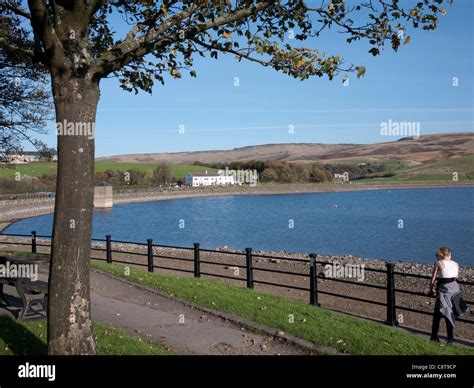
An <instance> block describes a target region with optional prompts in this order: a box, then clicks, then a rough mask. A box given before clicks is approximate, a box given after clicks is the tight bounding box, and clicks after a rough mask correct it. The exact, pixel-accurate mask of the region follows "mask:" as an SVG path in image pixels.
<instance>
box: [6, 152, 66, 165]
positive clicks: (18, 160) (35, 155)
mask: <svg viewBox="0 0 474 388" xmlns="http://www.w3.org/2000/svg"><path fill="white" fill-rule="evenodd" d="M7 158H8V162H9V163H11V164H28V163H35V162H43V161H45V157H44V156H43V155H42V154H41V153H40V152H31V151H23V152H21V153H17V154H10V155H7ZM57 160H58V156H57V155H55V154H54V155H52V157H51V161H53V162H55V161H57Z"/></svg>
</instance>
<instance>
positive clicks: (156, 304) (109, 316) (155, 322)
mask: <svg viewBox="0 0 474 388" xmlns="http://www.w3.org/2000/svg"><path fill="white" fill-rule="evenodd" d="M91 292H92V295H91V299H92V316H93V319H94V320H96V321H99V322H102V323H105V324H110V325H113V326H115V327H120V328H122V329H124V330H125V331H126V332H127V333H129V334H130V335H134V336H137V335H139V336H141V337H142V338H144V339H148V340H153V341H154V342H158V343H162V344H163V345H165V346H166V347H168V348H169V349H170V350H171V351H173V352H174V353H176V354H206V355H236V354H239V355H240V354H248V355H254V354H255V355H262V354H266V355H275V354H282V355H283V354H303V353H304V352H303V351H302V350H301V349H300V348H298V347H296V346H292V345H290V344H288V343H282V342H280V341H279V340H277V339H274V338H272V337H271V336H264V335H258V334H254V333H251V332H249V331H247V330H244V329H243V328H241V327H239V326H238V325H236V324H234V323H232V322H229V321H226V320H225V319H222V318H219V317H216V316H213V315H210V314H206V313H205V312H203V311H201V310H199V309H196V308H193V307H191V306H187V305H185V304H184V303H182V302H180V301H178V300H176V299H174V298H169V297H165V296H161V295H159V294H156V293H154V292H150V291H146V290H143V289H141V288H139V287H136V286H133V285H130V284H128V283H126V282H123V281H121V280H119V279H115V278H112V277H110V276H108V275H104V274H102V273H99V272H92V274H91Z"/></svg>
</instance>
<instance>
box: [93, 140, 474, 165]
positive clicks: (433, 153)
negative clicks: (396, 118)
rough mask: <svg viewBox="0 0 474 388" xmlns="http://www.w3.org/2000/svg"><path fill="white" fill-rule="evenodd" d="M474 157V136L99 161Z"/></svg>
mask: <svg viewBox="0 0 474 388" xmlns="http://www.w3.org/2000/svg"><path fill="white" fill-rule="evenodd" d="M468 155H474V133H471V132H464V133H452V134H440V135H426V136H421V137H420V138H418V139H413V138H404V139H400V140H397V141H390V142H384V143H376V144H318V143H299V144H265V145H257V146H248V147H241V148H234V149H232V150H219V151H195V152H175V153H151V154H130V155H118V156H110V157H103V158H99V159H98V160H100V161H113V162H122V163H160V162H164V161H166V162H170V163H173V164H192V163H194V162H196V161H200V162H205V163H217V162H221V163H225V162H232V161H244V160H252V159H256V160H284V161H287V162H299V163H338V162H339V163H341V162H344V163H354V162H357V161H359V160H363V161H384V162H386V161H387V160H395V161H402V162H404V164H408V165H418V164H423V163H426V162H435V161H439V160H445V159H453V158H457V157H461V156H468Z"/></svg>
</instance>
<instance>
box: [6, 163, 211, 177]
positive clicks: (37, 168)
mask: <svg viewBox="0 0 474 388" xmlns="http://www.w3.org/2000/svg"><path fill="white" fill-rule="evenodd" d="M56 167H57V163H32V164H19V165H16V166H14V167H11V168H10V167H0V178H14V176H15V173H16V172H19V173H20V174H21V175H28V176H35V177H38V176H41V175H43V174H56ZM95 167H96V171H105V170H119V171H130V170H140V171H153V170H154V169H156V168H157V167H158V164H157V163H120V162H96V164H95ZM206 170H207V171H208V172H215V171H216V170H215V169H213V168H209V167H203V166H195V165H189V164H175V165H173V166H172V173H173V175H174V176H175V177H176V178H177V179H183V178H184V177H185V176H186V174H187V173H189V172H204V171H206Z"/></svg>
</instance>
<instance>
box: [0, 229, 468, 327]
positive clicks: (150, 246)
mask: <svg viewBox="0 0 474 388" xmlns="http://www.w3.org/2000/svg"><path fill="white" fill-rule="evenodd" d="M0 237H23V238H29V239H31V241H28V242H19V241H0V245H4V244H5V245H22V246H30V247H31V252H32V253H38V247H49V248H50V244H44V243H40V242H38V239H39V238H42V239H51V236H41V235H38V234H37V233H36V232H35V231H33V232H31V235H25V234H0ZM92 242H93V243H99V242H100V243H105V248H99V247H94V246H92V248H91V249H92V251H101V252H105V258H103V257H91V259H92V260H100V261H105V262H107V263H109V264H112V263H119V264H128V265H135V266H139V267H145V268H146V269H147V271H148V272H155V270H159V269H163V270H169V271H176V272H183V273H189V274H192V275H193V276H194V277H196V278H200V277H201V276H203V275H204V276H211V277H217V278H221V279H227V280H235V281H242V282H245V284H246V287H247V288H250V289H253V288H254V287H255V284H261V285H267V286H274V287H280V288H285V289H292V290H298V291H304V292H308V294H309V303H310V304H311V305H314V306H321V304H320V303H319V296H320V295H328V296H332V297H336V298H343V299H348V300H352V301H356V302H361V303H368V304H373V305H377V306H382V307H385V309H386V319H385V321H384V322H385V323H386V324H387V325H390V326H398V325H399V322H398V320H397V310H402V311H409V312H412V313H416V314H423V315H432V312H428V311H423V310H418V309H414V308H411V307H406V306H402V305H399V304H397V302H396V301H397V293H400V294H406V295H412V296H418V297H424V298H429V297H431V298H434V296H430V295H428V294H426V293H423V292H419V291H415V290H407V289H400V288H397V286H396V279H395V276H400V277H412V278H418V279H430V276H428V275H424V274H417V273H406V272H400V271H396V270H395V269H396V264H395V263H392V262H386V263H385V264H386V268H385V269H378V268H368V267H367V266H364V271H369V272H373V273H378V274H381V275H382V276H383V277H384V278H385V285H379V284H371V283H361V282H357V281H353V280H347V279H341V278H336V277H327V276H324V275H323V274H321V273H319V274H318V271H317V266H318V265H319V266H322V265H332V264H333V263H332V262H329V261H324V260H319V259H318V255H317V254H314V253H312V254H310V255H309V261H308V260H304V259H297V258H291V257H281V256H273V255H264V254H254V253H253V250H252V248H245V250H244V251H221V250H212V249H203V248H201V246H200V244H199V243H194V244H193V246H192V247H183V246H173V245H162V244H154V243H153V240H152V239H148V240H146V242H144V243H139V242H132V241H122V240H112V237H111V236H110V235H107V236H106V237H105V239H92ZM113 244H127V245H133V246H136V247H141V248H142V249H143V248H146V253H140V252H136V251H125V250H117V249H113V248H114V247H113ZM154 248H170V249H176V250H185V251H192V254H191V256H192V258H187V257H180V256H176V255H173V256H170V255H164V254H157V253H156V252H155V251H154ZM114 253H117V254H128V255H132V256H139V257H146V263H139V262H130V261H124V260H118V259H114ZM201 253H215V254H219V255H231V256H241V257H242V259H245V261H244V262H245V265H241V264H240V265H239V264H236V263H223V262H218V261H208V260H202V257H201ZM160 258H162V259H167V260H173V261H175V262H186V263H190V264H191V265H192V269H184V268H179V267H177V266H174V267H173V266H172V267H170V266H165V265H159V263H158V264H157V261H156V260H155V259H160ZM255 259H265V260H274V261H275V260H276V261H277V262H278V260H281V261H286V262H298V263H305V264H308V263H309V273H300V272H292V271H285V270H282V269H269V268H263V267H255V266H254V261H255ZM202 264H207V265H211V266H212V265H214V266H227V267H228V266H231V267H232V268H240V269H244V270H245V274H246V276H245V278H243V277H236V276H228V275H223V274H219V273H217V272H203V271H202V270H201V265H202ZM258 272H266V273H269V274H272V273H275V274H282V275H288V276H296V277H300V278H303V279H306V278H309V284H308V287H300V286H296V285H290V284H283V283H275V282H272V281H267V280H263V279H258V278H255V277H254V275H255V273H258ZM318 279H324V281H332V282H340V283H344V284H350V285H354V286H359V287H368V288H372V289H378V290H383V291H384V292H385V294H386V300H385V301H384V302H381V301H377V300H371V299H366V298H361V297H357V296H353V295H345V294H340V293H335V292H330V291H326V290H320V289H319V287H318V285H319V281H318ZM458 283H459V284H462V285H464V286H467V287H472V286H474V282H472V281H466V280H458ZM466 303H467V304H469V305H474V301H471V300H466ZM457 321H458V322H463V323H466V324H471V325H472V324H474V320H469V319H462V318H459V319H458V320H457Z"/></svg>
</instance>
